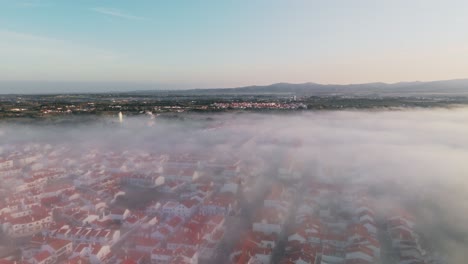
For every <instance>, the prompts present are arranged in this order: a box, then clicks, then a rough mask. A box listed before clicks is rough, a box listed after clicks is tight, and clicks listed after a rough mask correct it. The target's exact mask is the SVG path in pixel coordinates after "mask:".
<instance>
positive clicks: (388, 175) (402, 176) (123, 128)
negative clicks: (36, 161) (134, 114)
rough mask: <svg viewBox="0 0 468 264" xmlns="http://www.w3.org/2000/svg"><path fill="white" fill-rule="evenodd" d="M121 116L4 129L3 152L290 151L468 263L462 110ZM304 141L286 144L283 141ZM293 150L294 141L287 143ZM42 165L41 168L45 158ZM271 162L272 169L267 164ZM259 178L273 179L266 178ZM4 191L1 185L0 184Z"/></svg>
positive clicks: (467, 145)
mask: <svg viewBox="0 0 468 264" xmlns="http://www.w3.org/2000/svg"><path fill="white" fill-rule="evenodd" d="M181 117H183V118H178V119H169V118H163V117H156V118H155V119H150V118H147V117H144V118H140V117H139V118H130V117H125V116H124V121H123V123H122V124H119V122H118V118H117V116H116V117H115V119H113V120H108V119H103V120H102V122H96V124H93V125H89V124H86V125H83V124H79V123H77V124H76V126H70V125H68V126H66V127H62V126H37V127H36V126H25V125H21V126H17V125H14V124H8V123H3V124H2V125H1V126H0V144H1V145H0V146H1V147H0V151H1V153H8V151H9V150H10V149H11V148H12V147H13V146H14V145H15V144H21V143H28V142H47V143H50V144H51V145H52V146H54V144H62V143H66V144H70V145H71V146H72V151H71V152H70V155H77V156H79V155H81V153H84V152H85V151H87V150H89V149H101V150H102V149H106V148H107V149H109V150H112V151H126V150H132V151H133V150H144V151H149V152H151V151H155V152H157V153H181V152H184V153H189V152H194V153H198V154H204V155H213V156H217V155H228V156H229V155H234V156H236V157H239V158H240V159H249V157H257V158H258V157H260V158H263V159H264V162H265V164H264V165H266V166H267V167H271V168H277V167H278V162H277V161H278V160H279V159H280V158H281V157H283V156H284V155H286V154H287V155H292V156H294V157H295V158H296V159H298V160H300V161H301V162H302V164H304V170H305V172H304V175H313V176H315V177H323V178H327V180H328V181H330V182H343V183H346V184H363V185H366V186H369V188H371V189H372V192H373V193H374V198H375V205H376V207H377V209H378V210H380V211H382V212H381V213H383V214H385V211H386V210H390V208H393V207H395V206H400V207H403V208H406V209H407V210H408V211H410V212H411V213H412V214H414V215H415V217H416V223H417V226H418V230H420V232H421V233H423V234H424V236H425V237H426V238H428V239H429V240H431V241H432V242H433V245H434V247H435V248H437V249H438V250H440V251H441V252H444V253H445V254H447V255H448V257H449V261H448V262H449V263H465V262H464V261H465V258H466V256H468V255H467V253H466V251H467V249H468V108H455V109H407V110H394V111H386V110H381V111H380V110H376V111H369V112H366V111H330V112H329V111H320V112H306V113H299V114H277V115H276V114H252V113H241V114H214V115H186V116H184V115H181ZM296 141H297V142H301V143H300V146H294V147H291V144H283V143H284V142H286V143H287V142H296ZM293 145H294V144H293ZM44 162H47V161H46V160H44ZM269 162H271V164H269ZM263 177H264V179H263V180H265V181H268V180H269V177H274V175H265V176H263ZM2 187H4V188H5V186H2Z"/></svg>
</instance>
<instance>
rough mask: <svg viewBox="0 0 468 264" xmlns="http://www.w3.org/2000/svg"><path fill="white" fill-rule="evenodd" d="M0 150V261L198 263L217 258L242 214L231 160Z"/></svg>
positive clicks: (23, 147) (22, 147) (236, 166)
mask: <svg viewBox="0 0 468 264" xmlns="http://www.w3.org/2000/svg"><path fill="white" fill-rule="evenodd" d="M1 151H2V153H1V154H2V155H1V159H0V179H1V180H2V182H3V183H4V184H2V186H1V188H2V189H1V190H0V191H1V193H0V194H1V197H2V200H1V201H0V227H1V231H2V234H3V236H4V237H5V238H8V240H11V245H10V246H11V252H10V253H11V254H6V257H5V258H4V259H1V261H2V262H1V263H4V262H5V263H28V264H29V263H31V264H38V263H41V264H46V263H91V264H95V263H140V264H141V263H198V262H199V261H203V260H209V259H212V258H214V257H216V254H217V252H218V247H219V245H220V243H221V242H222V240H223V239H224V238H225V228H226V218H227V217H230V216H235V215H236V214H238V212H239V204H238V191H239V189H240V182H241V180H240V169H241V164H240V161H239V160H238V159H236V158H235V157H232V156H231V157H229V158H227V157H209V156H206V155H196V154H187V153H163V154H161V153H158V154H156V153H148V152H144V151H126V152H122V153H116V152H112V151H101V150H99V149H92V150H88V151H86V152H84V153H83V152H80V153H79V155H75V154H74V153H73V150H72V149H71V148H69V147H68V146H66V145H58V146H51V145H44V144H16V145H11V146H7V147H5V148H4V149H2V150H1ZM140 192H145V197H138V194H139V193H140ZM141 198H147V199H146V200H143V199H141ZM126 202H128V203H133V204H128V203H126ZM6 240H7V239H5V241H6ZM18 252H19V253H18Z"/></svg>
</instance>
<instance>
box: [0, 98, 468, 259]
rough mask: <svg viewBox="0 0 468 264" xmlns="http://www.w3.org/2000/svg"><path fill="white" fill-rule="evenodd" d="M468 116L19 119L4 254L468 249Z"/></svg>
mask: <svg viewBox="0 0 468 264" xmlns="http://www.w3.org/2000/svg"><path fill="white" fill-rule="evenodd" d="M467 114H468V109H467V108H464V107H456V108H431V109H416V108H407V109H400V110H383V109H381V110H372V111H365V110H348V111H320V112H302V113H294V114H291V113H289V114H288V113H285V114H272V113H266V114H265V113H264V114H259V113H251V112H246V113H223V114H187V115H184V117H183V118H178V119H177V118H176V119H175V118H164V117H154V116H153V117H152V116H140V117H127V116H123V115H122V116H121V117H120V119H119V116H117V115H116V116H113V117H102V118H100V119H97V120H96V121H93V122H92V123H90V122H85V123H81V124H80V123H77V124H76V125H73V126H70V125H55V126H41V125H33V124H30V125H25V124H20V125H18V124H16V125H15V124H12V123H7V124H8V125H6V124H5V123H4V124H2V126H1V127H0V139H1V141H2V142H3V144H2V146H1V149H0V151H1V152H0V153H1V159H0V176H1V180H2V185H1V193H0V194H1V199H2V200H1V204H0V205H1V208H0V214H1V217H0V222H1V226H2V233H1V238H2V239H1V248H0V249H1V251H0V253H1V254H2V255H1V257H3V258H4V260H2V261H3V262H4V263H10V262H11V263H15V262H16V263H54V262H59V263H463V260H464V259H465V256H466V255H465V249H466V248H467V246H468V240H467V239H468V228H467V226H466V224H465V223H466V221H467V220H468V219H467V216H468V214H467V213H468V207H467V205H466V203H464V202H463V201H466V199H467V198H468V197H467V192H466V190H467V188H468V181H467V180H466V173H467V172H468V164H467V163H466V159H467V158H468V141H467V139H466V136H465V135H466V134H467V133H468V126H467V125H466V124H465V122H464V121H465V119H466V116H467ZM7 259H8V260H7ZM8 261H9V262H8Z"/></svg>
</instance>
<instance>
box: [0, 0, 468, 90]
mask: <svg viewBox="0 0 468 264" xmlns="http://www.w3.org/2000/svg"><path fill="white" fill-rule="evenodd" d="M0 4H1V8H0V58H1V62H0V93H5V92H7V91H8V89H10V88H9V87H8V83H11V82H18V81H19V82H28V83H30V84H31V87H30V88H29V91H34V92H48V90H47V87H43V86H40V85H35V84H36V82H37V83H40V81H47V82H83V83H102V82H104V83H150V84H154V85H155V86H156V88H165V89H181V88H210V87H216V88H221V87H237V86H245V85H265V84H271V83H278V82H290V83H303V82H317V83H324V84H330V83H333V84H348V83H367V82H388V83H394V82H400V81H416V80H418V81H432V80H446V79H458V78H466V77H468V35H467V34H465V32H466V30H465V26H466V25H467V24H468V18H467V16H466V15H465V14H466V13H467V11H468V3H467V2H466V1H462V0H450V1H436V0H426V1H403V0H395V1H378V2H376V1H370V0H358V1H337V0H332V1H294V2H291V1H263V0H256V1H235V2H228V1H210V0H205V1H197V2H182V1H168V2H159V1H149V0H146V1H139V2H138V4H135V3H133V2H129V1H112V2H111V1H98V2H96V1H91V0H85V1H73V2H72V1H50V0H18V1H10V0H0ZM63 89H64V91H63V92H75V91H76V92H79V91H83V89H84V88H81V87H78V86H77V87H75V88H70V87H68V88H65V87H64V88H63ZM66 89H70V90H66ZM107 89H108V90H116V89H115V87H112V85H110V87H109V88H103V91H106V90H107ZM122 89H124V88H122ZM71 90H73V91H71ZM125 90H132V89H131V88H125Z"/></svg>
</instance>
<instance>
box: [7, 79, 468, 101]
mask: <svg viewBox="0 0 468 264" xmlns="http://www.w3.org/2000/svg"><path fill="white" fill-rule="evenodd" d="M175 88H177V87H174V85H172V86H170V85H164V84H157V83H124V82H114V83H112V82H96V83H94V82H45V81H40V82H33V81H24V82H20V81H0V94H42V93H47V94H80V93H102V94H112V93H122V94H130V95H132V94H134V95H150V96H151V95H190V96H197V95H198V96H203V95H212V96H216V95H231V96H237V95H261V94H288V95H297V96H334V95H339V96H466V97H468V79H457V80H444V81H433V82H400V83H393V84H387V83H364V84H347V85H339V84H318V83H311V82H309V83H300V84H292V83H275V84H272V85H265V86H245V87H237V88H209V89H185V90H180V89H175Z"/></svg>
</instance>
